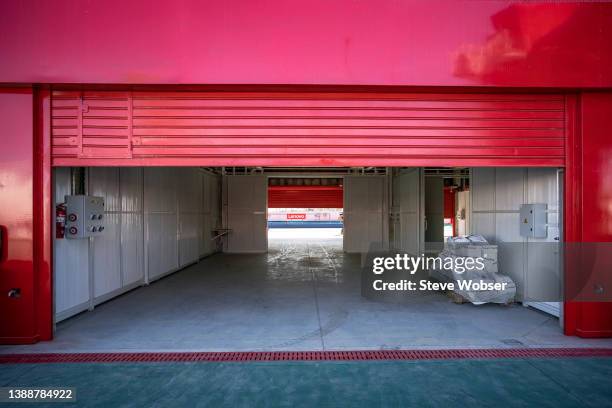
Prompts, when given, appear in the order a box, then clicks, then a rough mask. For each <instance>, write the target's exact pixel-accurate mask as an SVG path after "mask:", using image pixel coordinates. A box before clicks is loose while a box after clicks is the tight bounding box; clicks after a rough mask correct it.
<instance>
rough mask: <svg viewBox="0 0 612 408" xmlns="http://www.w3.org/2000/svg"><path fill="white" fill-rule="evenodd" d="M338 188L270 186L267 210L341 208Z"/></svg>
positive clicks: (341, 197) (341, 199) (340, 190)
mask: <svg viewBox="0 0 612 408" xmlns="http://www.w3.org/2000/svg"><path fill="white" fill-rule="evenodd" d="M342 201H343V194H342V187H339V186H270V187H268V207H269V208H342V207H343V206H344V205H343V202H342Z"/></svg>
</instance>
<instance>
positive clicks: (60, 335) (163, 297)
mask: <svg viewBox="0 0 612 408" xmlns="http://www.w3.org/2000/svg"><path fill="white" fill-rule="evenodd" d="M282 234H284V235H282ZM282 234H281V235H280V236H278V234H276V235H277V238H275V239H271V240H270V251H269V253H268V254H264V255H228V254H217V255H214V256H211V257H209V258H206V259H204V260H202V261H201V262H199V263H198V264H195V265H193V266H190V267H188V268H186V269H185V270H183V271H180V272H177V273H175V274H173V275H170V276H168V277H166V278H164V279H161V280H159V281H157V282H154V283H152V284H151V285H149V286H147V287H142V288H139V289H136V290H134V291H132V292H130V293H127V294H125V295H123V296H121V297H119V298H116V299H114V300H112V301H109V302H107V303H105V304H103V305H100V306H98V307H96V309H95V310H94V311H92V312H85V313H82V314H80V315H78V316H75V317H73V318H71V319H69V320H66V321H64V322H62V323H60V324H58V325H57V331H56V337H55V340H53V341H51V342H41V343H38V344H36V345H31V346H5V347H0V352H5V353H6V352H50V351H63V352H69V351H79V352H80V351H158V350H159V351H173V350H200V351H222V350H223V351H227V350H231V351H244V350H347V349H350V350H356V349H395V348H403V349H415V348H420V349H423V348H484V347H486V348H489V347H492V348H506V347H612V339H602V340H586V339H579V338H576V337H567V336H564V335H563V334H562V333H561V329H560V328H559V322H558V320H557V319H556V318H554V317H552V316H550V315H547V314H544V313H542V312H539V311H536V310H532V309H530V308H526V307H523V306H521V305H512V306H499V305H482V306H474V305H471V304H462V305H457V304H454V303H452V302H451V301H450V300H449V299H448V298H447V297H446V296H444V295H442V294H438V293H432V294H428V295H420V296H414V297H413V298H410V299H408V300H407V301H402V302H397V301H384V302H383V301H373V300H368V299H366V298H364V297H362V296H361V290H360V285H361V281H360V267H359V265H360V257H359V256H358V255H347V254H345V253H343V252H342V248H341V238H340V236H339V235H338V234H335V236H330V237H327V238H325V237H312V236H311V237H310V238H308V237H306V238H295V237H294V236H293V235H292V234H291V233H289V232H287V231H286V232H284V233H282ZM292 237H293V238H292Z"/></svg>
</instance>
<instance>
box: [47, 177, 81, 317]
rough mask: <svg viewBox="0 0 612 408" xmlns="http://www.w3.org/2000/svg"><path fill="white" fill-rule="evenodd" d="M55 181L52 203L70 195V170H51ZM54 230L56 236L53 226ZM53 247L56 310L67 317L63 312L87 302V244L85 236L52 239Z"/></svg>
mask: <svg viewBox="0 0 612 408" xmlns="http://www.w3.org/2000/svg"><path fill="white" fill-rule="evenodd" d="M54 181H55V183H54V189H55V192H54V198H55V200H54V205H55V204H57V203H63V202H64V197H65V196H66V195H68V194H70V169H69V168H56V169H54ZM53 228H55V223H54V224H53ZM53 232H54V236H55V229H54V231H53ZM53 250H54V254H53V285H54V301H55V313H56V316H57V315H59V316H63V317H67V316H65V312H67V311H69V310H70V309H73V308H75V307H78V306H79V305H83V304H85V303H87V302H88V301H89V243H88V240H85V239H77V240H67V239H54V240H53ZM86 308H87V305H85V306H84V307H82V308H81V310H84V309H86ZM74 313H78V311H75V312H74Z"/></svg>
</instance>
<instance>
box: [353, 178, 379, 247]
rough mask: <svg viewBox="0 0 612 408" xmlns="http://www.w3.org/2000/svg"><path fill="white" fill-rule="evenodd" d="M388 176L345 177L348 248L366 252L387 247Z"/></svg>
mask: <svg viewBox="0 0 612 408" xmlns="http://www.w3.org/2000/svg"><path fill="white" fill-rule="evenodd" d="M384 183H385V177H383V176H346V177H344V250H345V251H346V252H353V253H355V252H359V253H366V252H368V251H369V250H370V248H371V245H372V244H374V245H375V246H377V247H384V246H385V245H386V239H385V237H384V230H385V229H384V226H383V222H385V220H384V203H385V197H384V195H385V187H384V185H385V184H384Z"/></svg>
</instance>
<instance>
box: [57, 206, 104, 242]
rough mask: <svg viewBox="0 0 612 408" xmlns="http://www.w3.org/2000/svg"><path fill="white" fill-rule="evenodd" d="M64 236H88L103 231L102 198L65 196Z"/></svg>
mask: <svg viewBox="0 0 612 408" xmlns="http://www.w3.org/2000/svg"><path fill="white" fill-rule="evenodd" d="M65 231H66V238H73V239H74V238H89V237H96V236H99V235H101V234H103V233H104V198H102V197H94V196H87V195H70V196H66V230H65Z"/></svg>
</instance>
